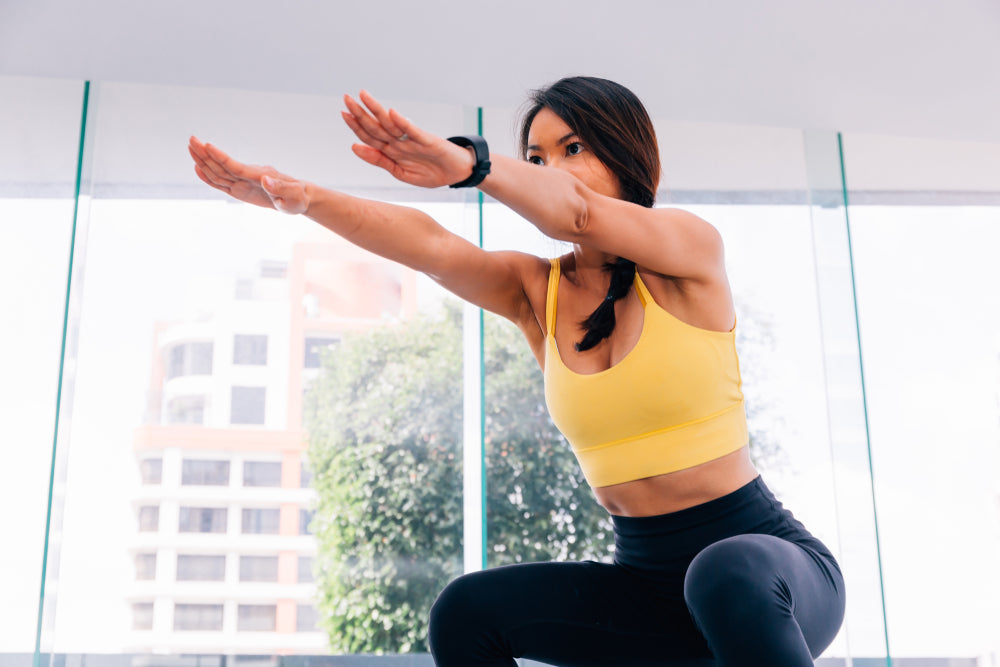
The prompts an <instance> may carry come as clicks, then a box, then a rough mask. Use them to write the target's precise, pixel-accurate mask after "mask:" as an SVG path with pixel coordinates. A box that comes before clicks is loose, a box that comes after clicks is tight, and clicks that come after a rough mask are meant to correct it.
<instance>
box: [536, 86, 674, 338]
mask: <svg viewBox="0 0 1000 667" xmlns="http://www.w3.org/2000/svg"><path fill="white" fill-rule="evenodd" d="M529 104H530V105H531V106H530V107H529V109H528V111H527V112H526V113H525V114H524V117H523V119H522V121H521V128H520V143H521V156H522V157H524V156H526V155H527V152H528V134H529V132H530V130H531V123H532V121H533V120H534V119H535V116H536V115H538V112H539V111H541V110H542V109H549V110H551V111H552V112H553V113H555V114H556V115H557V116H559V118H561V119H562V121H563V122H564V123H566V124H567V125H569V127H570V129H571V130H573V132H575V133H576V134H577V136H579V137H580V140H581V141H582V142H583V144H584V145H585V146H586V147H587V148H588V149H589V150H590V151H591V152H593V153H594V155H595V156H597V159H598V160H600V161H601V162H602V163H603V164H604V165H605V166H606V167H607V168H608V169H610V170H611V173H613V174H614V175H615V177H616V178H617V179H618V185H619V187H620V190H621V193H622V199H624V200H625V201H629V202H632V203H633V204H638V205H640V206H645V207H646V208H651V207H652V206H653V202H654V199H655V196H656V187H657V185H659V182H660V154H659V151H658V149H657V143H656V133H655V132H654V131H653V123H652V122H651V121H650V119H649V114H647V113H646V109H645V107H643V106H642V102H640V101H639V98H638V97H636V96H635V94H634V93H632V91H630V90H629V89H628V88H626V87H625V86H622V85H621V84H618V83H615V82H614V81H608V80H607V79H598V78H595V77H589V76H574V77H567V78H565V79H560V80H559V81H556V82H555V83H553V84H552V85H550V86H548V87H546V88H541V89H539V90H536V91H533V92H532V93H531V96H530V98H529ZM604 270H605V271H607V272H609V273H611V285H610V287H608V294H607V296H606V297H605V298H604V300H603V301H602V302H601V305H599V306H598V307H597V309H596V310H594V312H592V313H591V314H590V316H589V317H588V318H587V319H585V320H584V321H583V322H581V323H580V326H581V327H582V328H583V329H584V330H585V331H586V334H584V337H583V340H581V341H580V342H579V343H577V344H576V350H577V352H583V351H585V350H589V349H590V348H592V347H594V346H595V345H597V344H598V343H600V342H601V341H602V340H604V339H605V338H607V337H608V336H610V335H611V332H612V331H613V330H614V328H615V302H616V301H618V299H621V298H622V297H625V296H627V295H628V293H629V291H630V290H631V289H632V283H633V281H634V280H635V262H633V261H631V260H628V259H626V258H624V257H619V258H617V259H616V260H615V261H614V262H608V263H606V264H605V265H604Z"/></svg>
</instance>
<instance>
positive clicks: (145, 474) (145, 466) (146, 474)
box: [139, 459, 163, 484]
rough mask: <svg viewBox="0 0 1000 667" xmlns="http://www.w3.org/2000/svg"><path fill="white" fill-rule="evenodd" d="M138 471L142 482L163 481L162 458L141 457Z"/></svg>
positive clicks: (155, 482) (156, 482) (158, 482)
mask: <svg viewBox="0 0 1000 667" xmlns="http://www.w3.org/2000/svg"><path fill="white" fill-rule="evenodd" d="M139 472H140V474H141V475H142V483H143V484H160V483H161V482H162V481H163V459H142V460H141V461H140V462H139Z"/></svg>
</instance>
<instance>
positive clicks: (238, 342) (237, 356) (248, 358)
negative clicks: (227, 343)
mask: <svg viewBox="0 0 1000 667" xmlns="http://www.w3.org/2000/svg"><path fill="white" fill-rule="evenodd" d="M233 364H234V365H238V366H266V365H267V336H257V335H246V334H236V337H235V338H234V339H233Z"/></svg>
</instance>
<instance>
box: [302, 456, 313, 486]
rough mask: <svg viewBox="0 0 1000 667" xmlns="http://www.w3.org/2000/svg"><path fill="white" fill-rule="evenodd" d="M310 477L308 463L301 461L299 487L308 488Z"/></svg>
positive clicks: (310, 472)
mask: <svg viewBox="0 0 1000 667" xmlns="http://www.w3.org/2000/svg"><path fill="white" fill-rule="evenodd" d="M312 479H313V474H312V470H311V469H310V468H309V464H307V463H306V462H305V461H303V462H302V465H301V466H300V468H299V488H302V489H308V488H309V485H310V484H312Z"/></svg>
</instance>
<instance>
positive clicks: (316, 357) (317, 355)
mask: <svg viewBox="0 0 1000 667" xmlns="http://www.w3.org/2000/svg"><path fill="white" fill-rule="evenodd" d="M339 342H340V339H339V338H335V337H330V336H326V337H321V336H315V337H313V336H307V337H306V345H305V347H306V354H305V359H304V361H303V363H302V365H303V367H305V368H319V367H320V366H321V365H322V363H323V353H324V352H326V351H328V350H329V351H332V350H335V349H336V348H337V344H338V343H339Z"/></svg>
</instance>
